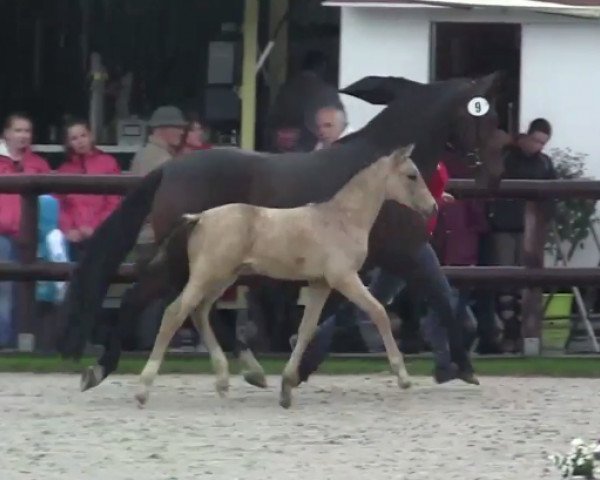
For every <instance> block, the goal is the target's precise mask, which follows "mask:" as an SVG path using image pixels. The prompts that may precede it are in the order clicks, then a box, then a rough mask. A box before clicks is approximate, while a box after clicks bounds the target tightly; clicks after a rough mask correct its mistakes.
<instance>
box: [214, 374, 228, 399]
mask: <svg viewBox="0 0 600 480" xmlns="http://www.w3.org/2000/svg"><path fill="white" fill-rule="evenodd" d="M216 388H217V394H218V395H219V397H221V398H225V397H227V393H228V392H229V379H228V378H219V379H218V380H217V382H216Z"/></svg>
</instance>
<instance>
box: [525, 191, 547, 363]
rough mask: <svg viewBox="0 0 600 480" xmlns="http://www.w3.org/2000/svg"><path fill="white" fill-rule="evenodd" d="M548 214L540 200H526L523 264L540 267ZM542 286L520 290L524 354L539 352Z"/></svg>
mask: <svg viewBox="0 0 600 480" xmlns="http://www.w3.org/2000/svg"><path fill="white" fill-rule="evenodd" d="M547 230H548V218H547V215H545V213H544V211H543V208H542V204H541V203H540V202H526V204H525V231H524V234H523V266H525V267H526V268H542V267H543V266H544V247H545V244H546V233H547ZM543 316H544V310H543V306H542V289H541V288H528V289H526V290H525V291H524V292H523V297H522V304H521V319H522V326H521V333H522V337H523V354H524V355H526V356H534V355H540V354H541V351H542V319H543Z"/></svg>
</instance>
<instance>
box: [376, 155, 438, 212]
mask: <svg viewBox="0 0 600 480" xmlns="http://www.w3.org/2000/svg"><path fill="white" fill-rule="evenodd" d="M413 149H414V144H410V145H409V146H407V147H400V148H398V149H396V150H394V151H393V152H392V154H391V155H390V156H389V157H387V161H388V162H389V174H388V176H387V181H386V184H385V198H386V199H387V200H395V201H396V202H398V203H401V204H403V205H406V206H407V207H410V208H412V209H413V210H415V211H417V212H419V213H420V214H421V215H423V217H425V218H426V219H428V218H429V217H431V215H433V214H434V213H435V212H436V211H437V203H436V201H435V199H434V198H433V196H432V195H431V192H430V191H429V189H428V188H427V185H426V184H425V181H424V180H423V177H422V176H421V173H420V172H419V169H418V168H417V166H416V165H415V164H414V163H413V161H412V159H411V158H410V155H411V153H412V151H413Z"/></svg>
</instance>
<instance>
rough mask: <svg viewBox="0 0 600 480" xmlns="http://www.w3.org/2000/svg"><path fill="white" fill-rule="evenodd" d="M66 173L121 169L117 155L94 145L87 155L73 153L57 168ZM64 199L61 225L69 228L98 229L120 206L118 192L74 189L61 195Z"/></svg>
mask: <svg viewBox="0 0 600 480" xmlns="http://www.w3.org/2000/svg"><path fill="white" fill-rule="evenodd" d="M57 171H58V173H66V174H81V173H83V174H90V175H103V174H114V175H118V174H120V173H121V169H120V168H119V165H118V163H117V161H116V160H115V158H114V157H113V156H112V155H108V154H106V153H104V152H102V151H101V150H98V149H94V150H93V151H92V153H90V154H89V155H87V156H82V155H77V154H71V155H70V156H69V158H68V159H67V161H66V162H65V163H63V164H62V165H61V166H60V168H59V169H58V170H57ZM57 197H58V199H59V200H60V219H59V225H60V229H61V230H62V231H63V232H64V233H67V232H68V231H69V230H73V229H79V228H81V227H89V228H91V229H92V230H95V229H96V228H97V227H98V226H99V225H100V224H101V223H102V222H103V221H104V220H105V219H106V217H108V216H109V215H110V214H111V213H112V211H113V210H114V209H115V208H116V207H117V206H118V204H119V202H120V201H121V197H119V196H118V195H89V194H80V193H72V194H67V195H57Z"/></svg>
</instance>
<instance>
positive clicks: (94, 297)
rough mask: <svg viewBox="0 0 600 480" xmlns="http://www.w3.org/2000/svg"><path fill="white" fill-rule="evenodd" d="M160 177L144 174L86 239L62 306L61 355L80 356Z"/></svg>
mask: <svg viewBox="0 0 600 480" xmlns="http://www.w3.org/2000/svg"><path fill="white" fill-rule="evenodd" d="M162 178H163V169H162V168H158V169H155V170H153V171H152V172H150V173H149V174H148V175H146V176H145V177H144V178H143V179H142V181H141V183H140V185H138V186H137V187H136V188H135V189H134V190H133V191H132V192H130V193H129V194H128V195H127V196H126V197H125V198H124V199H123V201H122V202H121V204H120V205H119V207H118V208H117V209H116V210H115V211H114V212H113V213H112V214H111V215H110V216H109V217H108V218H107V219H106V220H105V221H104V222H103V223H102V224H101V225H100V227H98V228H97V229H96V231H95V232H94V234H93V235H92V236H91V237H90V239H89V240H88V245H87V247H86V250H85V253H84V255H83V257H82V258H81V260H80V261H79V263H78V265H77V267H76V268H75V270H74V271H73V275H72V277H71V279H70V283H69V289H68V291H67V295H66V298H65V301H64V302H63V305H62V307H61V312H60V313H61V315H60V316H61V324H62V325H63V326H64V327H63V331H62V333H61V335H60V338H59V341H58V350H59V352H60V353H61V355H62V357H63V358H73V359H75V360H78V359H80V358H81V355H82V354H83V350H84V348H85V344H86V342H87V340H88V339H89V337H90V336H91V333H92V330H93V327H94V320H95V317H96V316H97V314H98V313H99V310H100V308H101V307H102V301H103V300H104V297H105V295H106V291H107V290H108V287H109V285H110V279H111V276H112V274H113V273H114V272H115V271H116V270H117V268H118V267H119V265H120V264H121V263H122V262H123V260H124V259H125V257H126V256H127V254H128V253H129V251H130V250H131V249H132V248H133V246H134V245H135V242H136V240H137V237H138V235H139V232H140V230H141V228H142V225H143V223H144V220H145V219H146V217H147V216H148V214H149V213H150V210H151V208H152V202H153V199H154V195H155V193H156V191H157V189H158V187H159V185H160V183H161V181H162Z"/></svg>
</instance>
